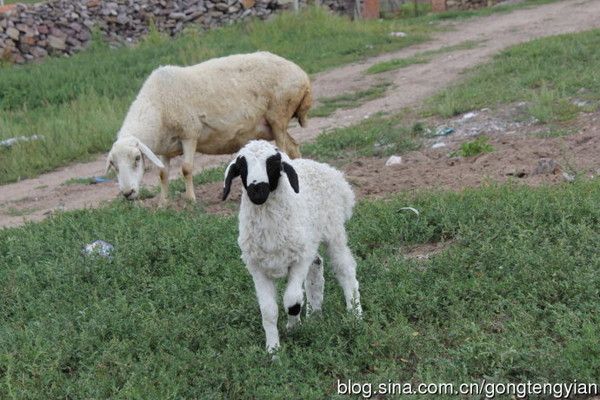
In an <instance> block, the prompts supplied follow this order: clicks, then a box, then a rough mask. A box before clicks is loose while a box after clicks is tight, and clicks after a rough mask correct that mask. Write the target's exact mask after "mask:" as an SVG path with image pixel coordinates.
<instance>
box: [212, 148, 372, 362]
mask: <svg viewBox="0 0 600 400" xmlns="http://www.w3.org/2000/svg"><path fill="white" fill-rule="evenodd" d="M237 176H240V177H241V180H242V184H243V187H244V189H245V190H243V194H242V200H241V205H240V214H239V238H238V244H239V246H240V248H241V250H242V260H243V261H244V263H245V264H246V268H247V269H248V271H249V272H250V273H251V274H252V278H253V279H254V285H255V287H256V296H257V298H258V303H259V305H260V310H261V314H262V322H263V327H264V330H265V334H266V347H267V350H268V351H269V352H272V351H273V350H275V349H276V348H277V347H278V346H279V334H278V331H277V314H278V312H277V300H276V289H275V283H274V279H276V278H283V277H286V276H287V278H288V281H287V286H286V288H285V293H284V295H283V305H284V307H285V308H286V310H287V313H288V322H287V327H288V328H291V327H293V326H294V325H295V324H297V323H298V322H299V321H300V311H301V308H302V304H303V300H304V292H303V285H304V289H306V298H307V301H308V307H307V314H308V313H310V312H316V311H320V310H321V304H322V302H323V285H324V279H323V266H322V260H321V258H320V257H319V256H318V249H319V245H320V244H321V243H325V244H326V245H327V250H328V254H329V256H330V258H331V262H332V266H333V270H334V272H335V275H336V278H337V280H338V282H339V284H340V285H341V287H342V289H343V291H344V297H345V299H346V307H347V309H348V310H354V312H355V313H356V314H357V315H358V316H360V315H361V313H362V309H361V305H360V294H359V291H358V281H357V280H356V261H355V260H354V257H353V256H352V253H351V252H350V249H349V248H348V244H347V237H346V230H345V228H344V224H345V222H346V221H347V220H348V219H349V218H350V217H351V216H352V208H353V206H354V193H353V192H352V189H351V188H350V185H349V184H348V182H347V181H346V180H345V179H344V176H343V174H342V173H341V172H340V171H338V170H336V169H334V168H332V167H330V166H329V165H327V164H321V163H318V162H315V161H312V160H307V159H296V160H290V158H289V157H288V156H287V155H286V154H285V153H282V152H280V151H279V150H278V149H277V148H276V147H275V146H273V145H272V144H270V143H268V142H266V141H263V140H253V141H251V142H249V143H248V144H247V145H246V146H244V147H243V148H242V149H241V150H240V151H239V153H238V156H237V158H236V159H235V160H234V161H232V162H231V163H230V164H229V166H228V167H227V169H226V171H225V185H224V188H223V200H225V199H226V198H227V195H228V194H229V191H230V188H231V181H232V180H233V179H234V178H235V177H237ZM284 176H285V177H287V179H280V177H284Z"/></svg>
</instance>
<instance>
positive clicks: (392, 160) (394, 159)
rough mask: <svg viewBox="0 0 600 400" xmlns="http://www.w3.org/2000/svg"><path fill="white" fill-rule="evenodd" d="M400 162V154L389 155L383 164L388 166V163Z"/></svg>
mask: <svg viewBox="0 0 600 400" xmlns="http://www.w3.org/2000/svg"><path fill="white" fill-rule="evenodd" d="M397 164H402V157H400V156H391V157H390V158H388V159H387V161H386V162H385V166H386V167H389V166H390V165H397Z"/></svg>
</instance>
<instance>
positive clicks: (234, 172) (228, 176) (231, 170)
mask: <svg viewBox="0 0 600 400" xmlns="http://www.w3.org/2000/svg"><path fill="white" fill-rule="evenodd" d="M236 176H240V167H239V166H238V164H237V160H235V161H232V162H231V163H230V164H229V165H228V166H227V169H226V170H225V185H224V186H223V196H222V197H221V200H222V201H225V199H227V196H229V191H230V190H231V181H232V180H233V179H234V178H235V177H236Z"/></svg>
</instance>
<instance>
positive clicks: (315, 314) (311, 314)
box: [306, 307, 323, 318]
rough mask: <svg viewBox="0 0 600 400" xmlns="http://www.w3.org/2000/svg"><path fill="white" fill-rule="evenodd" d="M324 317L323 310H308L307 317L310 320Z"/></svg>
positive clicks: (309, 308) (308, 308)
mask: <svg viewBox="0 0 600 400" xmlns="http://www.w3.org/2000/svg"><path fill="white" fill-rule="evenodd" d="M322 315H323V310H322V309H320V308H315V309H314V310H313V309H312V308H311V307H307V308H306V317H307V318H308V317H310V318H319V317H321V316H322Z"/></svg>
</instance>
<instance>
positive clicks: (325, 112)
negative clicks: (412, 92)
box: [310, 82, 391, 117]
mask: <svg viewBox="0 0 600 400" xmlns="http://www.w3.org/2000/svg"><path fill="white" fill-rule="evenodd" d="M390 85H391V83H389V82H380V83H376V84H375V85H373V86H371V87H370V88H368V89H365V90H359V91H357V92H352V93H345V94H341V95H339V96H335V97H325V98H320V99H319V103H320V105H319V106H318V107H315V108H313V109H312V110H310V116H311V117H327V116H329V115H331V114H333V113H334V112H336V111H337V110H338V109H340V108H341V109H349V108H355V107H358V106H360V105H361V104H364V103H366V102H367V101H370V100H373V99H376V98H378V97H382V96H383V95H384V94H385V92H386V91H387V89H388V88H389V87H390Z"/></svg>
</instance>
